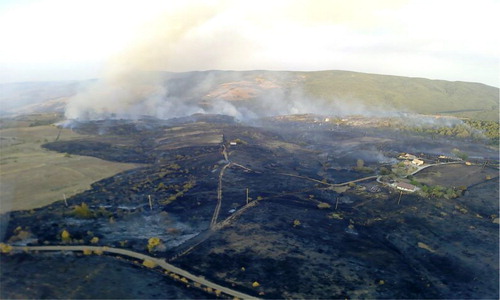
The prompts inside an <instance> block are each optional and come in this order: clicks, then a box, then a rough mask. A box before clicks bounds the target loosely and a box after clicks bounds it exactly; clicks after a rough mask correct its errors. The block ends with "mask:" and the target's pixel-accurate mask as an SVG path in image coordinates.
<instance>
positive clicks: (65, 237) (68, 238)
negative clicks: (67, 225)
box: [61, 229, 71, 243]
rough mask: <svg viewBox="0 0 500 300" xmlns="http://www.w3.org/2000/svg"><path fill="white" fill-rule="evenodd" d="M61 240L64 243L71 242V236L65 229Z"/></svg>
mask: <svg viewBox="0 0 500 300" xmlns="http://www.w3.org/2000/svg"><path fill="white" fill-rule="evenodd" d="M61 240H62V241H63V242H64V243H69V242H71V235H70V234H69V232H68V231H67V230H66V229H64V230H63V231H62V232H61Z"/></svg>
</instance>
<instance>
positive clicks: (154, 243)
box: [147, 237, 161, 252]
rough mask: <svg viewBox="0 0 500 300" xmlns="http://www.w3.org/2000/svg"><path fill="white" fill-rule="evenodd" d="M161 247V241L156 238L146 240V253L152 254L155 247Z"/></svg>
mask: <svg viewBox="0 0 500 300" xmlns="http://www.w3.org/2000/svg"><path fill="white" fill-rule="evenodd" d="M159 245H161V240H160V238H158V237H152V238H150V239H149V240H148V246H147V247H148V251H149V252H153V251H155V249H156V247H158V246H159Z"/></svg>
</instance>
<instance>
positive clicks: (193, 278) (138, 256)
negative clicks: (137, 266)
mask: <svg viewBox="0 0 500 300" xmlns="http://www.w3.org/2000/svg"><path fill="white" fill-rule="evenodd" d="M12 249H13V250H18V251H82V252H83V251H85V250H86V251H89V250H90V251H98V252H103V253H106V252H107V253H113V254H119V255H122V256H127V257H132V258H136V259H140V260H143V261H144V260H148V261H152V262H154V263H155V264H156V265H158V266H160V267H161V268H163V269H164V270H165V271H168V272H171V273H174V274H177V275H179V276H182V277H184V278H187V279H189V280H191V281H193V282H196V283H198V284H200V285H202V286H205V287H209V288H212V289H213V290H219V291H221V292H222V293H224V294H226V295H229V296H232V297H234V298H239V299H258V298H256V297H254V296H250V295H247V294H245V293H241V292H238V291H235V290H233V289H230V288H227V287H223V286H221V285H218V284H216V283H214V282H211V281H209V280H207V279H205V278H202V277H200V276H196V275H193V274H191V273H189V272H187V271H185V270H183V269H181V268H178V267H176V266H173V265H171V264H169V263H167V262H166V261H164V260H162V259H158V258H155V257H152V256H149V255H145V254H142V253H139V252H134V251H130V250H126V249H120V248H113V247H106V246H103V247H100V246H13V247H12Z"/></svg>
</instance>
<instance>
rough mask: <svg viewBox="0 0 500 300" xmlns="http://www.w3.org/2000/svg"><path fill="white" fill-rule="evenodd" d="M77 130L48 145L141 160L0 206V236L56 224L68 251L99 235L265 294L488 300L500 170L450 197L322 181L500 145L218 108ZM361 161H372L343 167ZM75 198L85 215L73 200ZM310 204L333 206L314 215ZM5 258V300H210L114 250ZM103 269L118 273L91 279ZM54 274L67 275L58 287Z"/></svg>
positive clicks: (25, 239) (45, 238) (39, 237)
mask: <svg viewBox="0 0 500 300" xmlns="http://www.w3.org/2000/svg"><path fill="white" fill-rule="evenodd" d="M200 118H201V119H200ZM75 126H76V125H75ZM75 130H76V131H79V132H81V133H85V134H88V135H89V137H88V138H86V139H82V140H80V141H71V142H55V143H50V144H46V145H45V147H46V148H47V149H51V150H55V151H61V152H66V153H70V154H82V155H91V156H96V157H100V158H103V159H109V160H115V161H122V162H142V163H146V164H147V165H145V166H144V167H142V168H138V169H135V170H131V171H126V172H123V173H121V174H118V175H116V176H113V177H111V178H107V179H104V180H101V181H99V182H96V183H95V184H93V185H92V188H91V189H90V190H88V191H86V192H84V193H82V194H79V195H76V196H74V197H72V198H71V199H68V206H66V205H65V203H63V202H62V201H59V202H56V203H54V204H52V205H49V206H46V207H43V208H40V209H36V210H32V211H19V212H12V213H10V214H8V215H3V216H2V224H3V225H2V230H4V231H5V232H6V235H5V238H4V242H10V243H14V244H18V245H23V244H36V245H44V244H64V242H63V241H62V240H61V232H62V231H63V230H67V231H68V232H69V233H70V234H71V238H72V243H73V244H90V243H91V241H92V239H93V238H95V237H97V238H98V239H99V241H98V243H97V244H98V245H107V246H115V247H122V248H128V249H131V250H134V251H138V252H144V253H148V254H150V255H153V256H157V257H160V258H165V259H166V260H169V261H170V262H171V263H172V264H174V265H177V266H180V267H182V268H184V269H186V270H188V271H190V272H192V273H194V274H197V275H203V276H205V277H206V278H207V279H210V280H212V281H215V282H217V283H219V284H222V285H224V286H228V287H232V288H234V289H237V290H241V291H243V292H246V293H249V294H251V295H255V296H259V297H263V298H328V299H330V298H447V299H449V298H471V299H473V298H474V299H476V298H498V296H499V289H498V282H499V276H498V274H499V268H498V266H499V259H498V254H499V246H498V242H499V239H498V224H496V223H494V222H493V220H494V219H495V216H496V217H498V210H499V206H498V193H499V185H498V178H493V179H490V180H486V179H485V180H484V181H482V182H480V183H479V184H476V185H474V186H471V187H469V188H468V189H467V192H466V193H465V195H462V196H461V197H459V198H455V199H446V198H425V197H421V196H418V195H417V194H401V193H399V192H396V191H394V190H392V189H390V188H388V187H385V186H381V187H380V189H379V190H377V189H376V190H373V191H371V190H370V187H372V186H374V185H377V183H376V182H375V181H374V180H371V181H367V182H362V183H358V184H353V185H351V186H350V187H349V188H348V189H332V188H329V186H328V185H327V184H324V183H325V182H326V183H343V182H347V181H351V180H355V179H359V178H364V177H367V176H372V175H375V174H376V173H377V172H378V171H379V170H380V168H381V167H382V166H388V165H390V164H392V163H394V161H395V157H397V155H398V153H399V152H412V153H418V154H419V155H420V156H422V157H426V158H427V159H429V160H431V159H432V158H433V157H435V156H437V154H438V153H450V152H451V150H452V149H453V148H455V147H456V148H460V149H465V150H467V151H468V153H469V154H470V155H471V156H472V155H474V156H476V157H480V158H478V159H477V161H476V162H478V163H482V162H486V163H488V164H490V163H491V162H498V153H497V152H495V151H493V150H491V149H490V148H488V147H487V146H484V145H483V146H482V145H481V144H478V143H471V141H467V140H460V139H451V140H450V139H444V138H442V139H439V138H436V137H432V138H430V137H426V136H422V135H415V136H413V135H411V134H408V133H404V134H403V133H400V132H398V131H397V130H394V131H388V130H378V129H359V128H346V127H338V126H335V125H333V126H330V125H328V124H318V123H317V122H284V121H283V122H278V121H272V122H271V121H269V120H268V121H267V123H266V126H265V127H264V126H263V123H259V124H254V126H250V125H245V124H240V123H237V122H235V121H234V120H232V119H229V118H227V117H223V116H212V117H207V116H203V117H202V116H198V117H192V118H188V119H178V120H171V121H158V120H141V121H137V122H135V123H134V122H132V123H131V122H129V121H106V122H91V123H85V124H77V126H76V127H75ZM231 142H233V145H231ZM234 144H236V145H234ZM223 145H224V146H223ZM224 148H226V153H227V154H228V158H229V161H226V160H225V157H224V155H223V154H224V153H223V151H224ZM360 158H362V159H363V161H364V166H365V167H366V168H368V170H360V169H358V170H356V169H355V168H353V166H356V164H357V160H358V159H360ZM229 163H232V165H229V166H228V167H227V168H226V169H225V172H224V176H223V177H222V205H221V210H220V214H219V215H218V218H217V221H219V222H220V221H223V220H227V222H224V226H222V228H220V229H217V230H209V226H210V222H211V220H212V217H213V213H214V209H215V207H216V204H217V189H218V184H219V175H220V172H221V170H222V169H223V168H224V166H227V165H228V164H229ZM485 167H486V168H490V167H488V166H487V165H486V166H485ZM370 169H371V170H372V171H370ZM443 176H446V174H443ZM322 181H323V182H324V183H322ZM247 191H248V199H247ZM150 199H151V202H150ZM247 200H248V202H249V203H250V205H247ZM398 202H399V204H398ZM82 203H85V205H87V206H88V208H89V212H90V214H88V215H85V214H82V212H81V211H80V212H78V210H77V209H75V206H76V205H78V206H81V205H82ZM321 203H326V204H328V205H329V206H326V207H324V208H319V207H318V204H321ZM335 207H336V208H335ZM21 231H25V232H27V234H26V233H25V234H24V235H20V232H21ZM151 237H159V238H160V239H161V240H162V241H163V246H162V247H160V248H158V249H156V251H155V252H153V253H149V252H148V250H147V248H146V245H147V243H148V239H149V238H151ZM191 247H194V248H192V250H190V251H187V252H185V251H186V250H188V249H190V248H191ZM1 259H2V273H1V274H2V280H1V282H2V283H1V284H2V286H1V287H2V298H5V297H7V298H11V297H12V298H15V297H21V298H30V297H34V298H61V297H62V298H149V297H155V298H198V297H206V295H204V294H200V293H201V292H199V291H195V290H193V289H188V288H186V287H185V286H184V285H182V284H179V283H174V282H171V281H169V280H168V279H167V278H164V277H162V275H160V274H159V273H155V271H153V270H147V269H144V268H140V267H135V266H131V265H130V263H126V262H122V261H118V260H117V259H116V258H114V257H105V256H103V257H89V256H75V255H67V256H64V255H40V254H39V255H27V254H16V255H10V256H2V258H1ZM48 266H50V267H48ZM82 266H85V267H82ZM82 268H83V269H82ZM107 269H109V270H111V271H109V272H111V273H112V274H113V275H112V276H109V278H108V279H107V280H101V279H99V278H101V277H99V276H105V275H104V274H106V271H104V270H107ZM77 270H80V271H77ZM86 270H87V271H86ZM92 270H94V271H92ZM96 270H97V271H96ZM64 272H66V273H64ZM75 272H76V273H75ZM85 272H87V273H85ZM111 273H110V274H111ZM61 274H68V276H66V277H68V278H75V280H67V281H64V284H58V282H60V279H58V278H59V277H60V276H61ZM82 274H90V275H85V276H90V277H88V278H89V279H88V280H87V281H88V282H82V279H81V278H87V277H85V276H83V277H82V276H80V275H82ZM72 276H73V277H72ZM77 277H79V278H80V280H76V278H77ZM138 277H140V278H141V279H140V280H139V279H138V280H134V282H136V284H134V285H127V283H126V282H129V281H130V280H131V278H138ZM83 280H85V279H83ZM255 282H258V283H259V285H258V286H255V284H254V283H255ZM35 283H36V284H35ZM115 283H116V284H115ZM28 288H29V289H28ZM124 291H130V292H127V293H125V292H124ZM127 295H128V296H127Z"/></svg>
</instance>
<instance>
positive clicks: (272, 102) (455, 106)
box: [0, 71, 499, 121]
mask: <svg viewBox="0 0 500 300" xmlns="http://www.w3.org/2000/svg"><path fill="white" fill-rule="evenodd" d="M148 76H149V75H148ZM155 78H156V79H155V82H154V83H152V84H155V85H157V84H158V83H157V82H160V83H161V84H162V86H161V88H164V89H165V90H166V93H165V94H164V95H162V97H164V98H165V99H166V100H165V102H168V101H171V100H172V99H176V100H175V101H181V102H182V103H181V104H186V103H187V104H188V105H194V106H195V107H199V108H201V109H204V110H206V111H207V112H210V113H226V112H225V111H223V110H222V108H221V107H219V106H218V104H220V101H225V102H229V103H231V105H232V106H234V107H235V108H236V109H237V110H238V111H239V112H241V111H242V108H243V109H244V111H245V112H248V111H250V112H252V114H249V116H254V115H257V116H268V115H279V114H290V113H320V112H325V110H327V111H328V112H329V113H331V114H335V113H338V114H340V115H348V114H372V115H373V114H381V113H384V112H394V111H403V112H413V113H420V114H442V115H452V116H458V117H466V118H473V119H479V120H490V121H498V109H499V89H498V88H496V87H492V86H487V85H484V84H480V83H471V82H451V81H444V80H430V79H424V78H410V77H401V76H389V75H376V74H366V73H357V72H349V71H315V72H292V71H290V72H288V71H203V72H186V73H168V72H163V73H158V74H157V75H156V76H155ZM158 78H159V80H158ZM123 85H124V86H127V85H128V83H123ZM89 86H90V87H91V86H92V81H82V82H80V86H78V85H77V84H76V83H75V82H58V83H50V82H47V83H23V84H21V83H15V84H3V85H1V86H0V88H1V92H2V93H1V94H0V105H1V111H4V112H9V113H15V114H19V113H21V112H22V113H37V112H47V110H48V109H49V110H50V108H53V109H54V110H57V111H59V112H60V111H61V110H62V109H63V108H64V106H65V105H66V101H67V97H71V96H72V95H75V94H76V93H77V91H81V90H85V89H86V88H88V87H89ZM154 87H155V88H157V87H158V86H154ZM179 99H180V100H179ZM47 101H52V102H51V103H50V104H48V103H46V102H47ZM178 103H180V102H175V105H177V106H178ZM178 113H180V114H182V111H181V112H178ZM155 116H157V117H158V115H155ZM175 116H181V115H175ZM234 116H237V115H234ZM160 117H161V116H160ZM166 117H172V115H168V116H166Z"/></svg>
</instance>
